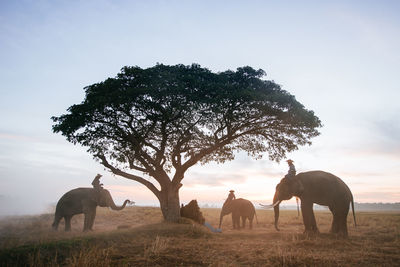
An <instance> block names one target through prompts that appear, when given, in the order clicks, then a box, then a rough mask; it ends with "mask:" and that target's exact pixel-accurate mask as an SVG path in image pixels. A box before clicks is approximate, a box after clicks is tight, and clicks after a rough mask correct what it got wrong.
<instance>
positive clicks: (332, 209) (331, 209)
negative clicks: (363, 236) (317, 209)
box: [329, 206, 339, 234]
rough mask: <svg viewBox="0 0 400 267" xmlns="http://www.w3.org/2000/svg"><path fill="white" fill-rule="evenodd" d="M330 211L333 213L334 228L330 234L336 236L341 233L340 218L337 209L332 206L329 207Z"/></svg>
mask: <svg viewBox="0 0 400 267" xmlns="http://www.w3.org/2000/svg"><path fill="white" fill-rule="evenodd" d="M329 209H330V211H331V212H332V217H333V218H332V226H331V230H330V232H331V233H332V234H336V233H338V231H339V217H338V213H337V211H336V209H335V208H334V207H332V206H329Z"/></svg>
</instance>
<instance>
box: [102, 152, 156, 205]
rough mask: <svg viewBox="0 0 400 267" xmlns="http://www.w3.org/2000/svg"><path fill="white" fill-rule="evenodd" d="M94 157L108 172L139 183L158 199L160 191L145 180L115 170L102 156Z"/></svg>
mask: <svg viewBox="0 0 400 267" xmlns="http://www.w3.org/2000/svg"><path fill="white" fill-rule="evenodd" d="M95 156H96V157H98V158H99V159H100V160H101V164H102V165H103V166H104V167H106V168H108V169H110V171H111V172H112V173H114V174H116V175H120V176H123V177H125V178H127V179H130V180H133V181H136V182H139V183H141V184H143V185H145V186H146V187H147V188H148V189H150V191H151V192H153V194H154V195H156V196H157V198H160V191H159V190H158V189H157V188H156V187H155V186H154V185H153V184H152V183H151V182H149V181H147V180H146V179H144V178H142V177H140V176H137V175H133V174H130V173H127V172H124V171H122V170H120V169H117V168H115V167H114V166H112V165H111V164H110V163H109V162H108V161H107V159H106V157H105V156H104V155H100V154H97V155H95Z"/></svg>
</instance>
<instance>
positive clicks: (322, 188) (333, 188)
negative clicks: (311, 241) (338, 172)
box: [271, 171, 356, 237]
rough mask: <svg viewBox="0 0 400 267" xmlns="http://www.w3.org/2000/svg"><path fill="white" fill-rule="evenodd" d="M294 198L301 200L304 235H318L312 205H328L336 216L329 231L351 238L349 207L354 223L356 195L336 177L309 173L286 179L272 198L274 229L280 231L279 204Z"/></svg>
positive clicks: (317, 172)
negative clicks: (354, 199) (348, 216)
mask: <svg viewBox="0 0 400 267" xmlns="http://www.w3.org/2000/svg"><path fill="white" fill-rule="evenodd" d="M293 196H296V197H298V198H300V200H301V212H302V215H303V223H304V226H305V233H317V232H318V228H317V224H316V221H315V216H314V211H313V204H314V203H316V204H318V205H322V206H328V207H329V210H330V211H331V212H332V214H333V221H332V227H331V230H330V232H331V233H335V234H339V235H342V236H344V237H347V236H348V232H347V214H348V212H349V206H350V203H351V207H352V210H353V217H354V224H355V225H356V217H355V213H354V201H353V195H352V193H351V191H350V189H349V187H348V186H347V185H346V184H345V183H344V182H343V181H342V180H341V179H340V178H339V177H336V176H335V175H333V174H331V173H327V172H323V171H310V172H303V173H299V174H297V175H296V176H295V177H293V178H283V179H282V180H281V181H280V183H279V184H278V185H277V186H276V191H275V195H274V199H273V204H272V205H271V206H272V207H274V213H275V228H276V230H278V231H279V228H278V219H279V204H280V203H281V201H282V200H289V199H291V198H292V197H293Z"/></svg>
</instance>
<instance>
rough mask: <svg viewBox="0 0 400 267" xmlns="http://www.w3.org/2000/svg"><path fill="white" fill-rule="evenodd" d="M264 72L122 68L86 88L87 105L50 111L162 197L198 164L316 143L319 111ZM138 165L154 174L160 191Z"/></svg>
mask: <svg viewBox="0 0 400 267" xmlns="http://www.w3.org/2000/svg"><path fill="white" fill-rule="evenodd" d="M264 76H265V72H264V71H263V70H261V69H259V70H255V69H253V68H251V67H248V66H246V67H241V68H238V69H237V70H236V71H231V70H228V71H224V72H219V73H214V72H211V71H210V70H208V69H206V68H202V67H201V66H199V65H197V64H193V65H190V66H186V65H175V66H167V65H162V64H157V65H156V66H154V67H151V68H147V69H142V68H140V67H124V68H122V70H121V72H120V73H119V74H118V75H117V76H116V77H115V78H109V79H106V80H105V81H103V82H99V83H95V84H93V85H90V86H87V87H85V88H84V89H85V92H86V96H85V99H84V100H83V102H82V103H80V104H76V105H73V106H71V107H70V108H68V112H67V114H64V115H61V116H58V117H52V120H53V121H54V125H53V131H54V132H56V133H62V134H63V135H64V136H66V138H67V140H68V141H70V142H72V143H75V144H76V143H79V144H81V145H82V146H85V147H87V148H88V152H90V153H91V154H92V155H93V156H94V158H96V159H98V160H99V161H100V162H101V164H103V165H104V166H105V167H107V168H108V169H110V170H111V171H112V172H113V173H115V174H117V175H121V176H124V177H126V178H129V179H133V180H136V181H138V182H141V183H142V184H144V185H146V186H147V187H148V188H149V189H150V190H151V191H152V192H153V193H154V194H156V196H157V197H158V198H159V199H160V197H159V196H158V194H160V192H161V191H162V190H163V188H166V187H168V186H167V185H169V184H172V185H174V186H175V187H177V186H178V185H179V184H180V182H181V180H182V179H183V177H184V173H185V171H186V170H187V169H188V168H190V167H191V166H193V165H195V164H196V163H198V162H201V163H207V162H210V161H216V162H219V163H223V162H225V161H228V160H232V159H234V156H235V152H238V151H246V152H247V153H248V154H249V155H250V156H252V157H254V158H260V157H262V156H263V155H265V154H268V156H269V158H270V159H271V160H276V161H279V160H281V159H282V158H284V157H285V155H286V153H287V152H290V151H293V150H296V149H298V146H300V145H306V144H311V142H310V139H311V138H312V137H315V136H317V135H318V134H319V132H318V130H317V128H319V127H321V122H320V120H319V119H318V117H316V116H315V115H314V113H313V112H312V111H310V110H307V109H306V108H305V107H304V106H303V105H302V104H301V103H299V102H298V101H297V100H296V99H295V97H294V96H293V95H291V94H289V93H288V92H287V91H285V90H283V89H282V88H281V87H280V86H279V85H278V84H276V83H275V82H273V81H269V80H264V79H262V77H264ZM132 171H139V172H142V173H146V174H148V175H150V176H152V177H154V178H155V180H157V181H158V183H159V185H160V187H161V190H159V189H157V188H156V187H155V186H154V185H153V184H152V183H151V182H149V181H148V180H147V179H144V178H143V177H142V176H141V175H139V174H137V172H132ZM134 173H136V174H134Z"/></svg>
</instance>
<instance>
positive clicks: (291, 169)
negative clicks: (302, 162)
mask: <svg viewBox="0 0 400 267" xmlns="http://www.w3.org/2000/svg"><path fill="white" fill-rule="evenodd" d="M286 162H287V164H288V165H289V171H288V173H287V174H286V175H285V178H289V179H290V178H293V177H295V176H296V168H295V167H294V164H293V162H294V161H293V160H291V159H288V160H287V161H286Z"/></svg>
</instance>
